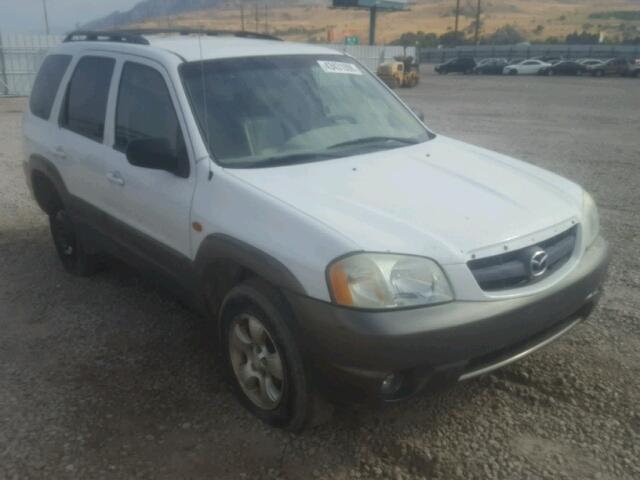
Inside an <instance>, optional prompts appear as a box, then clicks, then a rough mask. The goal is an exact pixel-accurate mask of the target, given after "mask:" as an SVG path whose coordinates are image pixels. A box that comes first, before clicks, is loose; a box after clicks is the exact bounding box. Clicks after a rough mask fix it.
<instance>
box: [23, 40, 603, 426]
mask: <svg viewBox="0 0 640 480" xmlns="http://www.w3.org/2000/svg"><path fill="white" fill-rule="evenodd" d="M24 145H25V154H26V155H25V164H24V166H25V173H26V178H27V181H28V183H29V185H30V187H31V189H32V191H33V194H34V196H35V199H36V200H37V202H38V204H39V205H40V207H41V208H42V209H43V210H44V211H45V212H46V213H47V214H48V215H49V218H50V224H51V231H52V236H53V239H54V243H55V246H56V249H57V252H58V254H59V256H60V258H61V260H62V264H63V265H64V267H65V269H66V270H68V271H69V272H71V273H75V274H79V275H87V274H89V273H91V272H93V271H95V269H96V267H97V266H99V264H100V261H101V259H104V258H105V256H107V257H108V256H118V257H122V258H124V259H125V260H128V261H130V262H132V263H134V264H135V265H136V266H138V267H139V268H141V269H142V270H148V271H153V272H156V274H157V275H159V276H160V277H162V278H164V279H166V280H167V281H168V282H169V285H172V288H173V289H174V291H175V292H176V294H178V295H182V296H184V297H185V298H189V299H190V300H191V302H192V304H193V305H194V306H195V307H196V308H198V309H199V310H200V311H201V312H202V313H203V314H204V315H205V316H206V318H208V319H209V320H210V322H211V324H212V325H214V326H215V328H214V330H215V332H216V340H217V341H219V345H220V348H219V351H220V352H221V356H222V358H223V360H224V363H225V365H226V366H227V371H228V373H229V377H230V380H231V383H232V385H233V388H234V390H235V392H236V393H237V395H238V397H239V399H240V400H241V401H242V402H243V403H244V404H245V405H246V406H247V408H249V409H250V410H251V411H252V412H253V413H254V414H256V415H257V416H258V417H260V418H261V419H263V420H264V421H266V422H268V423H270V424H272V425H277V426H282V427H286V428H289V429H292V430H297V429H300V428H302V427H304V426H305V425H308V424H309V422H310V421H312V420H317V419H318V418H319V417H320V416H321V415H323V414H325V413H326V412H327V408H326V407H327V405H330V404H331V403H330V402H329V403H327V402H326V400H327V399H328V400H332V399H339V400H344V399H350V400H354V401H361V400H365V399H372V398H373V399H379V400H383V401H392V400H397V399H400V398H404V397H406V396H408V395H410V394H412V393H414V392H416V391H417V390H419V389H420V388H421V387H424V386H425V385H430V386H433V385H435V384H436V383H438V382H441V381H445V380H449V381H450V380H454V381H457V380H460V379H467V378H471V377H474V376H477V375H480V374H483V373H485V372H488V371H491V370H493V369H495V368H498V367H501V366H503V365H506V364H507V363H509V362H512V361H514V360H517V359H519V358H521V357H523V356H524V355H526V354H527V353H530V352H531V351H533V350H535V349H537V348H539V347H540V346H543V345H545V344H547V343H549V342H550V341H552V340H554V339H555V338H557V337H559V336H560V335H562V334H563V333H565V332H566V331H568V330H569V329H570V328H571V327H573V326H574V325H575V324H577V323H578V322H579V321H580V320H581V319H583V318H586V316H587V315H588V314H589V313H590V311H591V309H592V307H593V306H594V304H595V301H596V299H597V297H598V293H599V290H600V286H601V283H602V281H603V277H604V275H605V271H606V267H607V264H608V248H607V244H606V242H605V240H603V238H602V237H601V236H600V234H599V222H598V213H597V209H596V206H595V205H594V203H593V200H592V199H591V197H590V196H589V195H588V194H587V193H586V192H585V191H584V190H583V189H582V188H581V187H579V186H578V185H576V184H574V183H572V182H570V181H568V180H565V179H563V178H561V177H559V176H557V175H554V174H553V173H550V172H547V171H544V170H542V169H540V168H537V167H535V166H532V165H529V164H527V163H523V162H520V161H517V160H514V159H512V158H508V157H506V156H503V155H499V154H497V153H493V152H490V151H487V150H484V149H482V148H478V147H474V146H471V145H467V144H464V143H461V142H458V141H455V140H452V139H449V138H445V137H443V136H441V135H435V134H434V133H432V132H431V131H430V130H429V129H427V127H425V126H424V125H423V123H422V122H421V121H420V120H419V119H418V117H417V116H416V115H415V114H414V113H413V112H412V111H411V110H410V109H409V108H407V106H406V105H404V104H403V103H402V101H400V100H399V99H398V97H396V96H395V95H394V93H393V92H392V91H390V90H389V89H388V88H387V87H386V86H385V85H384V84H383V83H382V82H380V81H379V80H378V79H377V78H376V77H375V76H374V75H372V74H371V73H370V72H369V71H367V70H366V69H365V68H364V67H363V66H362V65H360V64H359V63H358V62H357V61H356V60H354V59H353V58H351V57H349V56H346V55H343V54H341V53H338V52H336V51H333V50H330V49H326V48H320V47H316V46H311V45H302V44H293V43H285V42H280V41H277V39H272V38H269V37H265V36H260V35H256V34H248V33H236V34H234V33H228V32H225V33H224V34H223V33H221V32H199V33H198V34H194V33H192V32H190V33H188V34H185V33H184V32H183V33H182V34H172V33H166V32H165V33H162V32H144V33H140V32H138V33H132V32H112V33H108V32H102V33H91V32H79V33H74V34H71V35H69V36H68V38H67V39H66V41H65V42H64V43H63V44H62V45H61V46H59V47H57V48H55V49H53V50H52V51H51V52H50V54H49V55H48V56H47V57H46V59H45V60H44V63H43V65H42V67H41V70H40V73H39V74H38V77H37V80H36V82H35V86H34V89H33V93H32V96H31V100H30V111H29V112H27V113H26V114H25V118H24Z"/></svg>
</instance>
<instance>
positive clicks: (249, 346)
mask: <svg viewBox="0 0 640 480" xmlns="http://www.w3.org/2000/svg"><path fill="white" fill-rule="evenodd" d="M220 320H221V322H222V325H221V326H222V332H221V333H222V351H223V355H224V359H225V365H226V370H227V375H228V376H229V379H230V382H231V384H232V386H233V389H234V393H235V395H236V397H237V398H238V399H239V400H240V402H241V403H242V404H243V405H244V406H245V407H246V408H247V409H248V410H249V411H250V412H251V413H253V414H254V415H255V416H256V417H258V418H260V419H261V420H262V421H264V422H265V423H267V424H269V425H272V426H276V427H281V428H286V429H287V430H291V431H300V430H302V429H303V428H305V427H307V426H311V425H315V424H318V423H321V422H322V421H325V420H327V419H328V418H330V414H331V410H332V409H331V407H330V405H328V404H327V403H325V401H324V400H322V399H321V398H320V397H319V396H318V395H317V394H316V393H315V392H314V390H313V387H312V385H311V381H310V378H309V374H308V372H307V369H306V368H305V365H304V363H303V359H302V356H301V354H300V351H299V348H298V345H297V343H296V341H295V337H294V334H293V332H292V330H291V328H290V325H291V322H292V319H291V315H290V313H289V309H288V308H287V306H286V305H285V303H284V301H283V300H282V298H281V295H280V293H279V292H278V291H277V290H276V289H274V288H273V287H271V286H270V285H268V284H266V283H265V282H262V281H260V280H255V279H253V280H248V281H247V282H245V283H242V284H240V285H238V286H236V287H234V288H233V289H232V290H231V292H229V294H228V295H227V297H226V298H225V300H224V302H223V305H222V309H221V319H220Z"/></svg>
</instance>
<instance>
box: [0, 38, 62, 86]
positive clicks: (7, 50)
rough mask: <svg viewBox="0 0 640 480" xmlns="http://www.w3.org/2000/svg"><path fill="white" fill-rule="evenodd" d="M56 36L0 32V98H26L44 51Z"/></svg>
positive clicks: (56, 42)
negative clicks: (22, 96)
mask: <svg viewBox="0 0 640 480" xmlns="http://www.w3.org/2000/svg"><path fill="white" fill-rule="evenodd" d="M62 38H63V37H62V36H60V35H34V34H23V33H0V96H7V95H10V96H14V95H15V96H20V95H29V92H31V87H32V86H33V81H34V79H35V75H36V73H37V71H38V68H39V67H40V63H41V62H42V59H43V58H44V56H45V54H46V53H47V50H48V49H49V48H50V47H52V46H54V45H57V44H59V43H60V42H61V41H62Z"/></svg>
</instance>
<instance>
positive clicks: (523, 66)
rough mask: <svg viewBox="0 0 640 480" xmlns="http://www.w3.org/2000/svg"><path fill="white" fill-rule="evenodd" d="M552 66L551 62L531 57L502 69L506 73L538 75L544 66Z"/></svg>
mask: <svg viewBox="0 0 640 480" xmlns="http://www.w3.org/2000/svg"><path fill="white" fill-rule="evenodd" d="M550 66H551V64H550V63H547V62H543V61H541V60H534V59H529V60H524V61H523V62H520V63H516V64H515V65H507V66H506V67H504V69H503V70H502V73H504V74H505V75H537V74H538V72H539V71H540V70H541V69H542V68H545V67H550Z"/></svg>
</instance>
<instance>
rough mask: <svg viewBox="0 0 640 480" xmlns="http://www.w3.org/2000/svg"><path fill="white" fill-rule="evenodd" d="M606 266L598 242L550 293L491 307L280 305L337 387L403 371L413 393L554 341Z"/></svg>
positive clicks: (582, 311)
mask: <svg viewBox="0 0 640 480" xmlns="http://www.w3.org/2000/svg"><path fill="white" fill-rule="evenodd" d="M608 260H609V250H608V245H607V243H606V242H605V240H604V239H602V238H598V239H597V240H596V242H595V243H594V244H593V245H592V246H591V247H590V248H589V249H588V250H587V251H586V252H585V254H584V256H583V258H582V260H581V261H580V263H579V264H578V265H576V266H575V267H574V269H573V271H572V272H571V273H570V274H569V275H567V276H566V277H565V278H564V279H563V280H562V281H561V282H559V283H558V284H556V285H555V286H554V287H553V288H550V289H549V290H547V291H544V292H542V293H540V294H536V295H531V296H527V297H519V298H512V299H506V300H499V301H491V302H453V303H449V304H444V305H438V306H433V307H428V308H419V309H408V310H400V311H394V312H372V311H360V310H353V309H346V308H340V307H336V306H335V305H331V304H328V303H326V302H322V301H318V300H314V299H310V298H306V297H302V296H298V295H294V294H289V295H288V299H289V302H290V304H291V306H292V308H293V310H294V313H295V316H296V318H297V319H298V323H299V324H298V327H299V332H300V334H301V340H302V342H303V349H304V352H305V354H306V355H307V356H308V358H309V359H310V360H311V361H312V363H313V365H315V366H316V367H317V369H318V370H319V371H320V372H321V373H328V372H330V373H331V375H330V376H331V378H332V379H333V380H335V379H338V381H339V383H340V386H341V387H345V388H346V384H349V385H352V386H353V387H355V388H356V389H357V388H358V387H359V386H360V387H367V386H369V385H370V384H371V383H375V384H376V385H378V384H379V379H380V378H382V377H383V376H385V375H386V374H388V373H390V372H409V373H410V375H411V376H413V377H415V382H414V383H415V384H416V385H415V386H416V388H417V387H418V384H419V383H423V381H422V380H423V379H424V378H425V377H428V376H430V375H432V374H434V373H438V372H445V371H447V372H449V373H450V376H452V377H454V378H455V379H457V378H459V377H462V378H469V377H472V376H475V375H479V374H482V373H485V372H487V371H490V370H493V369H494V368H499V367H501V366H503V365H506V364H507V363H510V362H511V361H515V360H517V359H519V358H521V357H523V356H524V355H526V354H528V353H531V352H532V351H534V350H535V349H537V348H539V347H540V346H544V345H546V344H547V343H549V342H550V341H552V340H555V339H556V338H558V337H559V336H561V335H562V334H563V333H565V332H566V331H568V330H569V329H570V328H571V327H573V326H574V324H575V320H576V318H577V317H586V316H587V315H588V314H589V313H590V311H591V309H592V306H593V305H594V304H595V302H596V300H597V293H598V292H599V290H600V287H601V284H602V282H603V280H604V276H605V274H606V270H607V266H608ZM325 377H326V375H325ZM333 383H335V381H334V382H333Z"/></svg>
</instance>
